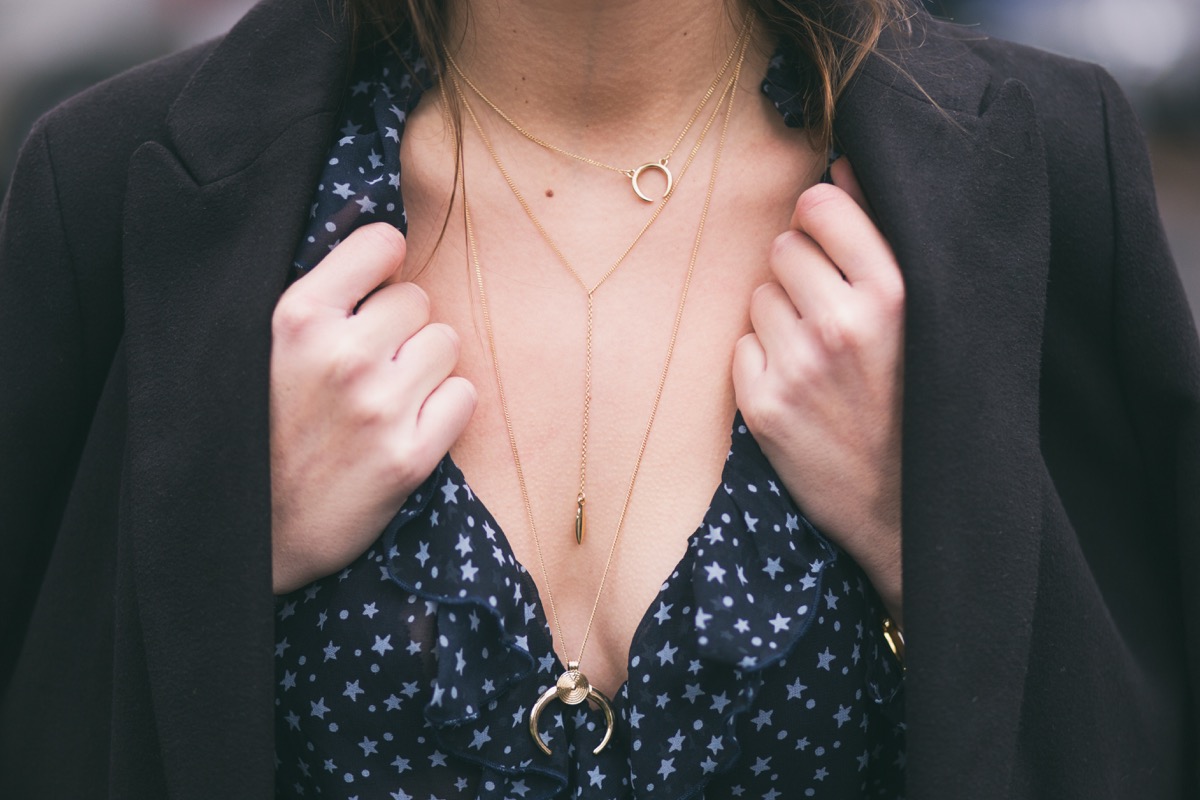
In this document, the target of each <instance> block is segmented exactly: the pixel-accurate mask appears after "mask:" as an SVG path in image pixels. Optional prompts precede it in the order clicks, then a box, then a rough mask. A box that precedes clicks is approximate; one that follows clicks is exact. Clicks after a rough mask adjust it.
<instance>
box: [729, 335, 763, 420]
mask: <svg viewBox="0 0 1200 800" xmlns="http://www.w3.org/2000/svg"><path fill="white" fill-rule="evenodd" d="M766 369H767V352H766V350H764V349H763V346H762V342H761V341H759V338H758V336H757V335H756V334H753V333H747V334H746V335H745V336H743V337H742V338H740V339H738V340H737V344H735V345H734V346H733V394H734V399H735V400H736V402H737V404H738V408H741V407H742V404H743V400H744V399H745V397H746V394H747V392H749V391H750V387H752V386H753V385H754V384H755V382H756V381H757V380H758V379H759V377H760V376H762V374H763V373H764V372H765V371H766Z"/></svg>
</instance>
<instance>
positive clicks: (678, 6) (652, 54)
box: [449, 0, 765, 147]
mask: <svg viewBox="0 0 1200 800" xmlns="http://www.w3.org/2000/svg"><path fill="white" fill-rule="evenodd" d="M467 6H468V2H467V0H458V1H457V2H456V3H455V4H454V5H453V6H452V8H451V15H450V17H451V20H450V21H451V24H450V30H452V31H457V32H458V35H456V36H453V37H452V38H451V40H450V43H449V45H450V48H451V53H452V55H453V56H454V58H455V60H456V62H457V63H458V64H459V66H460V67H462V69H463V71H464V73H465V74H467V75H468V76H469V77H471V79H472V80H473V81H474V82H475V84H476V85H477V86H478V87H479V88H480V89H481V90H482V91H483V92H485V93H486V94H487V95H488V97H489V98H490V99H491V100H492V101H493V102H495V103H496V104H497V105H498V106H499V107H500V108H502V109H504V110H505V111H506V112H507V113H509V114H510V116H512V117H513V118H514V119H516V120H517V121H519V122H521V124H522V125H525V126H527V127H528V128H530V129H535V130H537V131H538V132H539V133H541V134H543V135H545V136H547V137H548V138H549V137H557V138H559V139H564V138H566V139H572V140H574V141H576V142H579V143H581V144H584V143H588V142H592V143H606V142H607V143H610V144H611V143H616V144H614V146H617V147H619V146H621V145H620V144H619V143H621V142H625V141H628V142H630V143H631V144H632V143H646V142H657V141H661V140H662V139H663V137H664V136H666V137H667V142H669V141H670V139H669V135H670V134H673V133H675V132H677V129H678V126H681V125H682V123H683V122H684V121H686V119H687V117H688V114H689V113H690V112H691V110H692V109H693V108H694V107H695V105H696V103H697V102H698V101H699V99H700V97H701V96H702V95H703V93H704V90H705V89H706V88H707V86H708V84H709V83H710V82H711V81H712V79H713V78H714V77H715V76H716V74H717V72H718V71H719V70H720V68H721V64H722V63H724V61H725V59H726V58H727V57H728V55H729V52H730V51H731V50H732V49H733V47H734V43H735V41H736V40H737V37H738V33H739V31H740V29H741V25H742V21H743V16H742V15H743V13H744V12H742V11H741V10H740V5H738V6H735V5H730V4H727V3H726V2H724V1H723V0H671V2H663V1H662V0H492V2H488V3H470V7H469V8H468V7H467ZM756 38H758V37H756ZM761 50H762V48H761V47H755V46H754V45H753V44H752V45H751V48H750V52H749V53H748V54H747V64H746V68H744V69H743V84H744V85H746V84H747V83H749V84H751V85H752V84H753V83H754V82H756V81H757V80H758V78H759V77H760V76H761V74H762V68H763V66H764V64H765V57H763V56H761V55H760V51H761ZM760 61H762V62H763V63H759V62H760ZM630 132H635V133H630Z"/></svg>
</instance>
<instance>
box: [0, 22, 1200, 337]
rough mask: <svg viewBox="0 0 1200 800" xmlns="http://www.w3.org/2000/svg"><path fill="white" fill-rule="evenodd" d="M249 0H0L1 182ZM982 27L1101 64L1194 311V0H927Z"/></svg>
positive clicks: (1199, 48) (1198, 225) (1198, 239)
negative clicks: (1132, 127)
mask: <svg viewBox="0 0 1200 800" xmlns="http://www.w3.org/2000/svg"><path fill="white" fill-rule="evenodd" d="M251 4H252V0H0V192H3V190H4V187H6V186H7V184H8V178H9V176H10V174H11V171H12V166H13V161H14V159H15V157H16V152H17V149H18V148H19V146H20V143H21V141H22V140H23V139H24V137H25V134H26V133H27V132H28V130H29V128H30V126H31V125H32V124H33V122H34V120H36V119H37V117H38V116H40V115H41V114H42V113H43V112H45V111H46V110H48V109H49V108H51V107H53V106H54V105H55V104H56V103H58V102H60V101H61V100H63V99H65V98H67V97H69V96H71V95H72V94H74V93H75V92H78V91H79V90H81V89H83V88H85V87H87V86H89V85H91V84H93V83H96V82H97V81H99V80H102V79H104V78H106V77H108V76H109V75H112V74H115V73H117V72H119V71H121V70H123V69H125V68H127V67H129V66H132V65H134V64H137V63H139V62H141V61H145V60H147V59H150V58H153V57H155V56H157V55H161V54H163V53H167V52H170V51H172V50H177V49H179V48H182V47H186V46H187V45H190V44H193V43H196V42H199V41H202V40H204V39H207V38H209V37H212V36H215V35H217V34H219V33H221V32H222V31H224V30H227V29H228V28H229V27H230V26H231V25H232V24H233V23H234V22H235V21H236V20H237V18H238V17H239V16H240V15H241V14H242V13H244V12H245V10H246V9H247V8H248V7H249V6H250V5H251ZM927 5H928V7H929V9H930V11H932V12H933V13H934V14H936V15H937V16H940V17H945V18H948V19H952V20H954V21H956V22H958V23H960V24H964V25H970V26H973V27H976V28H978V29H979V30H981V31H982V32H984V33H988V34H991V35H995V36H999V37H1002V38H1006V39H1012V40H1015V41H1019V42H1025V43H1028V44H1032V45H1036V46H1038V47H1042V48H1045V49H1048V50H1053V51H1055V52H1059V53H1064V54H1067V55H1072V56H1075V57H1078V58H1084V59H1087V60H1089V61H1095V62H1098V63H1100V64H1103V65H1104V66H1105V67H1106V68H1107V69H1108V70H1109V71H1110V72H1111V73H1112V74H1113V75H1114V76H1116V78H1117V80H1118V81H1120V83H1121V84H1122V86H1123V87H1124V88H1125V91H1126V92H1127V93H1128V94H1129V97H1130V99H1131V100H1132V101H1133V103H1134V105H1135V107H1136V108H1137V110H1138V113H1139V114H1140V116H1141V119H1142V123H1143V125H1144V126H1145V128H1146V131H1147V134H1148V136H1149V140H1150V147H1151V156H1152V158H1153V162H1154V170H1155V177H1156V179H1157V182H1158V192H1159V205H1160V207H1161V209H1162V215H1163V221H1164V223H1165V225H1166V228H1167V235H1168V237H1169V238H1170V240H1171V244H1172V248H1173V250H1174V253H1175V259H1176V262H1177V263H1178V265H1179V271H1180V274H1181V275H1182V277H1183V281H1184V286H1185V288H1186V290H1187V292H1188V296H1189V298H1190V300H1191V303H1192V309H1193V312H1194V314H1195V316H1197V317H1200V0H1138V2H1137V3H1132V2H1129V0H927Z"/></svg>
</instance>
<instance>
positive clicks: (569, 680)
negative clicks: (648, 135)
mask: <svg viewBox="0 0 1200 800" xmlns="http://www.w3.org/2000/svg"><path fill="white" fill-rule="evenodd" d="M745 54H746V42H743V43H742V47H741V49H740V51H739V55H738V61H737V67H736V68H735V70H734V76H733V79H732V86H733V87H734V88H733V90H731V91H729V92H728V94H729V99H728V104H727V105H726V108H725V118H724V122H723V124H722V127H721V138H720V140H719V142H718V144H717V151H716V154H715V155H714V157H713V166H712V172H711V174H710V176H709V181H708V190H707V192H706V193H705V197H704V206H703V208H702V209H701V212H700V221H699V223H698V225H697V227H696V236H695V239H694V240H693V242H692V250H691V255H690V257H689V259H688V269H687V274H686V276H685V278H684V281H683V289H682V290H681V292H680V298H679V305H678V307H677V308H676V310H675V318H674V321H673V322H672V325H671V338H670V341H669V343H668V345H667V355H666V359H665V360H664V363H663V369H662V372H661V374H660V375H659V378H658V386H657V389H656V391H655V395H654V402H653V404H652V405H651V409H650V418H649V420H647V422H646V429H645V431H644V432H643V434H642V439H641V444H640V445H639V447H638V453H637V458H636V459H635V461H634V466H633V473H632V474H631V475H630V477H629V484H628V487H627V488H626V491H625V499H624V501H623V502H622V504H621V512H620V514H619V516H618V518H617V525H616V530H615V531H614V533H613V540H612V544H611V545H610V546H609V549H608V556H607V558H606V559H605V562H604V570H603V572H602V573H601V575H600V586H599V588H598V589H597V590H596V599H595V600H594V601H593V602H592V610H591V612H590V614H589V616H588V622H587V626H586V628H585V629H584V633H583V641H582V642H581V643H580V646H579V655H578V657H576V658H575V659H572V660H568V661H567V669H566V671H565V672H563V674H562V675H560V676H559V677H558V680H557V681H556V682H555V685H554V686H553V687H551V688H550V689H547V690H546V691H545V692H543V693H542V695H541V696H540V697H539V698H538V699H537V702H536V703H534V705H533V708H532V710H531V711H530V713H529V733H530V735H531V736H532V737H533V740H534V742H536V743H537V746H538V747H539V748H540V749H541V750H542V752H544V753H545V754H546V755H550V754H551V751H550V748H549V746H547V745H546V743H545V741H543V740H542V737H541V734H540V733H539V732H538V720H539V717H540V715H541V713H542V710H543V709H544V708H545V707H546V706H547V705H548V704H549V703H550V702H552V701H553V700H555V699H556V698H557V699H558V700H560V701H561V702H563V703H565V704H566V705H569V706H575V705H579V704H580V703H583V702H584V701H585V700H591V701H592V702H594V703H596V704H597V705H598V706H599V707H600V709H601V711H603V712H604V719H605V725H606V730H605V733H604V738H603V739H602V740H601V742H600V744H599V745H597V746H596V748H595V749H594V750H593V751H592V753H593V754H594V755H599V753H600V752H601V751H602V750H603V749H604V748H605V746H606V745H607V744H608V742H609V740H610V739H611V738H612V733H613V728H614V726H615V720H614V717H613V711H612V704H611V702H610V701H609V699H608V698H607V697H605V695H604V694H603V693H602V692H600V691H599V690H598V689H596V688H595V687H594V686H592V685H591V683H590V682H589V681H588V679H587V676H586V675H585V674H584V673H583V672H582V671H581V670H580V668H579V666H580V663H581V662H582V661H583V656H584V653H585V652H586V650H587V644H588V640H589V639H590V637H591V633H592V624H593V623H594V622H595V619H596V612H597V611H598V610H599V608H600V599H601V598H602V597H603V595H604V585H605V582H606V581H607V579H608V573H609V570H610V568H611V567H612V560H613V555H614V554H615V553H616V549H617V542H618V541H619V539H620V536H621V530H622V528H623V527H624V523H625V515H626V512H627V511H628V510H629V502H630V500H631V499H632V497H633V488H634V485H635V484H636V483H637V477H638V472H639V471H640V470H641V466H642V459H643V457H644V455H645V452H646V445H647V443H648V442H649V439H650V431H651V429H652V428H653V427H654V420H655V417H656V416H657V414H658V407H659V405H660V403H661V401H662V395H663V390H664V388H665V386H666V382H667V374H668V372H669V371H670V367H671V359H672V356H674V353H675V344H676V342H677V341H678V338H679V327H680V324H681V322H682V320H683V311H684V307H685V305H686V303H687V297H688V290H689V289H690V287H691V283H692V277H693V275H694V274H695V270H696V260H697V258H698V256H699V253H700V241H701V238H702V237H703V234H704V225H705V222H706V221H707V219H708V211H709V208H710V207H711V205H712V197H713V190H714V188H715V186H716V180H717V173H718V171H719V168H720V165H721V155H722V153H723V152H724V149H725V140H726V136H727V134H728V131H729V120H730V118H731V117H732V114H733V104H734V98H735V97H736V86H737V82H738V77H739V75H740V74H741V67H742V63H743V61H744V59H745ZM722 96H724V95H722ZM718 108H719V106H718ZM694 156H695V152H693V153H692V154H691V156H690V157H689V161H690V159H691V158H694ZM460 181H461V184H460V185H461V186H462V191H463V221H464V226H465V228H466V233H467V248H468V251H469V252H470V256H471V261H472V265H473V267H474V272H475V282H476V287H477V289H478V293H479V305H480V311H481V314H482V316H483V324H484V331H485V333H486V335H487V342H488V352H489V354H490V356H491V360H492V370H493V373H494V374H495V378H496V390H497V393H498V394H499V397H500V409H501V411H502V412H503V415H504V426H505V429H506V431H507V434H508V444H509V448H510V449H511V451H512V456H513V465H514V466H515V468H516V472H517V483H518V486H519V487H520V490H521V501H522V503H523V504H524V506H525V517H526V521H527V522H528V524H529V531H530V533H531V534H532V535H533V543H534V548H535V549H536V551H537V557H538V566H539V568H540V569H541V573H542V583H543V585H544V587H545V589H546V598H547V601H548V605H549V606H550V614H551V617H552V618H553V620H554V625H555V629H556V631H557V633H558V640H559V641H560V642H562V643H563V646H564V648H565V647H566V637H565V636H564V635H563V629H562V621H561V620H560V618H559V616H558V608H557V606H556V605H555V603H554V592H553V591H552V589H551V587H550V573H549V570H547V568H546V560H545V557H544V556H543V554H542V543H541V539H540V538H539V536H538V532H537V525H536V524H535V522H534V518H533V504H532V502H531V501H530V499H529V488H528V486H527V484H526V481H525V474H524V471H523V470H522V469H521V456H520V453H519V452H518V450H517V440H516V435H515V433H514V430H513V423H512V415H511V413H510V412H509V408H508V399H507V396H506V395H505V393H504V379H503V377H502V375H501V372H500V359H499V356H498V355H497V352H496V337H495V335H494V331H493V328H492V320H491V313H490V311H489V307H488V302H487V290H486V288H485V283H484V280H483V269H482V267H481V265H480V260H479V248H478V242H477V240H476V237H475V229H474V225H473V223H472V218H471V207H470V202H469V200H468V196H467V187H466V176H465V169H464V170H461V171H460ZM539 228H540V226H539Z"/></svg>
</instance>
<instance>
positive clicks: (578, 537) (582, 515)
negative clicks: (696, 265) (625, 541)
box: [451, 29, 748, 544]
mask: <svg viewBox="0 0 1200 800" xmlns="http://www.w3.org/2000/svg"><path fill="white" fill-rule="evenodd" d="M747 30H748V29H747ZM745 32H746V31H744V32H743V33H745ZM743 38H747V37H744V36H743V37H739V43H740V42H742V41H743ZM451 79H452V80H453V81H454V85H455V90H456V91H457V92H458V94H459V96H460V98H461V99H462V102H463V107H464V108H465V109H466V112H467V114H468V116H469V117H470V118H471V122H472V123H473V124H474V126H475V129H476V130H477V131H478V132H479V137H480V139H482V140H483V143H484V145H485V146H486V147H487V150H488V153H489V154H490V155H491V157H492V160H493V161H494V162H495V164H496V167H497V168H498V169H499V170H500V174H501V175H502V176H503V177H504V181H505V183H507V184H508V188H509V190H510V191H511V192H512V194H513V196H514V197H515V198H516V199H517V202H518V203H519V204H520V205H521V208H522V209H524V211H525V214H526V216H528V217H529V220H530V221H531V222H532V223H533V225H534V227H536V228H537V230H538V233H539V234H540V235H541V236H542V238H543V239H544V240H545V241H546V243H547V244H548V245H549V247H550V249H551V250H553V251H554V254H555V255H556V256H557V257H558V260H559V261H560V262H561V263H562V264H563V266H564V267H566V269H567V271H568V272H570V273H571V276H572V277H573V278H574V279H575V281H576V283H578V284H579V286H580V288H582V289H583V291H584V293H585V294H586V295H587V335H586V348H585V356H584V394H583V420H582V427H583V431H582V444H581V447H580V455H579V494H578V495H577V496H576V499H575V502H576V509H575V541H576V543H577V544H582V543H583V538H584V536H585V535H586V530H587V515H586V508H585V507H586V503H587V455H588V440H589V429H590V424H591V405H592V334H593V330H594V322H595V293H596V291H597V290H599V288H600V287H601V286H602V285H604V282H605V281H607V280H608V278H609V277H610V276H611V275H612V274H613V273H614V272H616V271H617V268H618V267H620V266H621V264H622V263H624V261H625V258H626V257H627V256H628V255H629V253H630V252H632V251H633V248H634V247H635V246H636V245H637V244H638V242H639V241H641V239H642V236H643V235H644V234H645V233H646V231H648V230H649V229H650V226H651V225H653V224H654V222H655V221H656V220H657V219H658V218H659V216H660V215H661V214H662V211H663V209H664V208H665V207H666V205H667V202H668V200H669V199H670V195H666V196H664V197H663V198H662V199H661V200H659V202H658V205H657V207H656V208H655V209H654V212H653V213H652V214H651V215H650V218H649V219H648V220H647V221H646V223H645V224H644V225H643V226H642V227H641V229H640V230H639V231H638V233H637V235H636V236H634V238H633V241H632V242H630V244H629V246H628V247H626V248H625V249H624V250H623V251H622V252H621V254H620V255H619V256H618V257H617V259H616V260H615V261H614V262H613V263H612V265H611V266H610V267H609V268H608V270H606V271H605V273H604V274H603V275H602V276H601V277H600V279H599V280H598V281H596V283H595V284H593V285H592V286H588V285H587V282H586V281H584V279H583V277H582V276H581V275H580V274H579V271H578V270H576V269H575V267H574V265H572V264H571V261H570V259H568V258H567V256H566V254H565V253H564V252H563V251H562V248H560V247H559V246H558V243H557V242H555V241H554V238H553V237H552V236H551V235H550V233H549V231H547V230H546V228H545V226H543V225H542V223H541V221H540V220H539V219H538V218H537V215H536V214H534V212H533V208H532V207H531V206H530V205H529V202H528V201H527V200H526V199H525V196H524V194H523V193H522V192H521V190H520V189H519V188H518V187H517V184H516V182H515V181H514V180H513V178H512V176H511V175H510V174H509V172H508V170H507V169H506V168H505V166H504V162H503V161H501V159H500V156H499V154H498V153H497V152H496V149H495V147H494V146H493V145H492V142H491V139H490V137H488V135H487V133H486V132H485V131H484V129H483V125H482V124H481V123H480V122H479V118H478V117H477V116H476V114H475V111H474V109H472V107H471V104H470V101H468V100H467V99H466V97H465V96H464V95H463V93H462V87H461V86H460V85H459V83H458V80H457V78H456V77H455V76H453V75H452V76H451ZM736 81H737V78H736V76H735V78H734V79H733V80H731V81H730V82H729V83H728V84H727V85H726V87H725V89H724V90H723V91H722V92H721V95H720V97H719V98H718V101H717V104H716V106H715V107H714V109H713V112H712V113H711V114H710V115H709V117H708V120H707V121H706V122H705V124H704V127H703V128H702V129H701V131H700V135H699V136H698V137H697V139H696V143H695V145H694V146H693V147H692V149H691V151H690V152H689V153H688V157H687V159H686V161H685V162H684V164H683V168H682V169H681V170H680V172H679V179H680V180H681V181H682V180H683V177H684V175H686V174H687V171H688V169H689V168H690V167H691V165H692V162H693V161H694V160H695V158H696V154H697V153H698V152H699V151H700V148H701V146H702V145H703V144H704V140H705V139H706V138H707V136H708V132H709V129H710V128H711V127H712V124H713V122H714V121H715V120H716V118H717V116H718V115H719V114H720V111H721V107H722V105H724V104H725V99H726V97H727V95H728V94H729V93H730V92H732V91H733V90H734V88H735V87H736V85H737V83H736Z"/></svg>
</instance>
